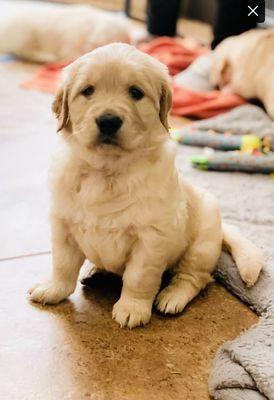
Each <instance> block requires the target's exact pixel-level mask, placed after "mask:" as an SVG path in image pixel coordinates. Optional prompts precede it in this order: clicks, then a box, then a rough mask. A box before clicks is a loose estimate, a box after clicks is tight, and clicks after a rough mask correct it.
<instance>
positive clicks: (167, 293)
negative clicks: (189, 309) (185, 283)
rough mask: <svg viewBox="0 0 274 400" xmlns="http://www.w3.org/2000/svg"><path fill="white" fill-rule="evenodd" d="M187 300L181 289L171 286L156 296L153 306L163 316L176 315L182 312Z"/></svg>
mask: <svg viewBox="0 0 274 400" xmlns="http://www.w3.org/2000/svg"><path fill="white" fill-rule="evenodd" d="M189 300H190V299H188V297H187V296H186V294H185V293H184V291H183V290H182V289H181V288H176V287H174V286H172V285H171V286H167V287H166V288H165V289H163V290H162V291H161V292H160V293H159V294H158V296H157V298H156V301H155V304H156V307H157V310H159V311H161V312H162V313H164V314H177V313H179V312H182V311H183V309H184V308H185V306H186V305H187V303H188V302H189Z"/></svg>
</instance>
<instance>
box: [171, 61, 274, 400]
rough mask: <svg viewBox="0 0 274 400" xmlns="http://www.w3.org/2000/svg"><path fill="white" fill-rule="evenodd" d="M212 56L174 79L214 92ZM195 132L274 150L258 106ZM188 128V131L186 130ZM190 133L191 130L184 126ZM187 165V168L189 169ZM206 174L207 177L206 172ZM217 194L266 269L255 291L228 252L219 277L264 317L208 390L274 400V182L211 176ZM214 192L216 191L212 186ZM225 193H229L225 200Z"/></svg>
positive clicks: (217, 395) (225, 355) (219, 360)
mask: <svg viewBox="0 0 274 400" xmlns="http://www.w3.org/2000/svg"><path fill="white" fill-rule="evenodd" d="M210 63H211V59H210V56H205V57H203V58H202V57H201V58H199V59H198V60H197V61H196V62H195V63H193V64H192V65H191V66H190V67H189V68H188V69H187V70H185V71H183V72H182V73H180V74H179V75H177V77H176V78H175V80H176V82H177V83H178V84H181V85H183V86H186V87H189V88H191V89H193V90H200V91H207V90H210V89H212V87H210V83H209V79H208V76H209V69H210ZM192 127H193V129H194V130H197V131H199V132H206V131H208V130H210V129H212V130H214V131H216V132H219V133H225V132H227V131H229V132H231V133H233V134H235V135H246V134H250V133H251V134H256V135H258V136H260V137H264V136H266V135H267V136H270V137H271V138H273V139H272V145H271V148H272V150H274V122H273V121H271V119H270V118H269V117H268V115H267V114H266V113H265V112H264V111H263V110H262V109H261V108H259V107H257V106H254V105H251V104H246V105H243V106H240V107H237V108H235V109H234V110H232V111H230V112H228V113H225V114H222V115H220V116H218V117H214V118H209V119H207V120H202V121H197V122H195V123H193V124H192ZM183 129H184V128H183ZM185 129H186V130H189V126H186V128H185ZM195 151H197V150H195V149H193V148H188V149H186V148H185V147H181V149H179V156H178V166H179V168H180V167H181V165H185V159H184V158H183V156H184V157H185V156H186V155H187V154H189V155H192V154H193V152H195ZM188 168H189V167H186V166H185V170H187V169H188ZM186 172H188V174H189V175H190V176H191V177H192V180H194V181H195V180H196V181H197V182H196V183H197V184H202V183H203V182H204V183H205V182H206V179H207V178H208V176H206V175H205V172H200V175H197V172H196V171H193V170H192V171H191V170H188V171H186ZM207 174H208V173H207ZM211 177H212V182H214V188H215V195H217V197H219V198H220V199H222V201H221V206H222V211H223V216H224V217H225V219H227V220H228V221H229V222H232V223H235V222H236V224H237V225H242V228H243V229H242V230H243V232H244V233H245V234H246V233H247V234H248V236H249V237H250V236H251V237H250V238H251V239H252V240H253V241H255V243H256V242H257V243H258V245H261V246H262V247H263V251H264V253H265V255H266V258H267V265H266V267H265V268H264V270H263V271H262V273H261V275H260V278H259V280H258V282H257V283H256V285H255V286H254V287H253V288H250V289H248V288H247V287H246V286H245V285H244V284H243V283H242V281H241V278H240V276H239V274H238V271H237V268H236V266H235V264H234V262H233V260H232V258H231V257H230V256H229V255H228V254H225V253H222V256H221V258H220V260H219V263H218V268H217V271H216V278H217V279H218V280H219V281H221V282H222V283H223V285H224V286H226V287H227V288H228V289H229V290H231V291H232V292H233V293H234V294H236V295H237V296H238V297H239V298H240V299H241V300H242V301H244V302H245V303H247V304H248V305H249V306H250V307H251V308H252V309H253V310H254V311H255V312H256V313H257V314H258V315H260V316H261V320H260V323H259V324H258V325H257V326H254V327H252V328H251V329H249V330H247V331H246V332H245V333H243V334H242V335H241V336H239V337H238V338H236V339H235V340H233V341H231V342H227V343H225V344H224V345H223V346H222V347H221V349H220V350H219V352H218V353H217V355H216V357H215V360H214V363H213V368H212V371H211V375H210V379H209V392H210V394H211V396H212V397H213V398H214V399H216V400H263V399H264V400H265V399H268V400H274V252H273V246H274V181H273V182H271V180H270V178H268V179H269V180H267V179H266V178H265V177H259V176H257V175H254V176H246V175H243V174H237V175H234V174H231V173H230V174H224V173H220V172H217V173H216V172H211ZM210 189H211V191H212V187H211V188H210ZM224 193H225V194H226V195H225V196H224Z"/></svg>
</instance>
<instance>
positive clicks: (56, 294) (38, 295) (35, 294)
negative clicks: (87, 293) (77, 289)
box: [28, 281, 73, 304]
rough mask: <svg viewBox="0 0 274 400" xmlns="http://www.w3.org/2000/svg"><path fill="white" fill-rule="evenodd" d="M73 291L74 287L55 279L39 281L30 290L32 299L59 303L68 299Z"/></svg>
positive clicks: (40, 301) (39, 301) (44, 302)
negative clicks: (54, 280)
mask: <svg viewBox="0 0 274 400" xmlns="http://www.w3.org/2000/svg"><path fill="white" fill-rule="evenodd" d="M72 292H73V288H71V287H68V286H66V285H65V284H64V283H62V282H61V283H60V282H53V281H48V282H44V283H39V284H37V285H35V286H34V287H32V288H31V289H30V290H29V291H28V293H29V299H30V300H31V301H36V302H38V303H42V304H57V303H59V302H60V301H62V300H64V299H66V298H67V297H68V296H69V295H70V294H71V293H72Z"/></svg>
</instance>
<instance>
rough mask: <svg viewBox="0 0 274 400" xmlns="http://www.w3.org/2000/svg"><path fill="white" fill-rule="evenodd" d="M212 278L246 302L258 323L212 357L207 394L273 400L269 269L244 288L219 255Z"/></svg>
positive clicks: (273, 294) (273, 299)
mask: <svg viewBox="0 0 274 400" xmlns="http://www.w3.org/2000/svg"><path fill="white" fill-rule="evenodd" d="M216 277H217V279H219V280H220V281H221V282H222V283H223V284H224V285H225V286H227V287H228V288H229V289H230V290H231V291H233V293H235V294H236V295H237V296H239V297H240V298H241V299H242V300H243V301H244V302H246V303H248V304H249V305H250V306H251V307H252V308H253V309H254V310H255V311H256V312H257V313H258V314H259V315H261V316H262V318H261V322H260V323H259V324H258V325H257V326H254V327H252V328H251V329H249V330H248V331H246V332H245V333H244V334H242V335H241V336H239V337H238V338H237V339H235V340H234V341H231V342H227V343H225V345H224V346H223V347H222V348H221V349H220V350H219V352H218V353H217V356H216V357H215V361H214V365H213V369H212V372H211V376H210V379H209V391H210V394H211V395H212V396H213V397H214V399H218V400H263V399H269V400H273V399H274V274H273V270H271V268H270V267H266V268H265V269H264V271H263V272H262V273H261V276H260V278H259V280H258V282H257V284H256V285H255V286H254V287H253V288H251V289H247V288H246V286H245V285H244V284H243V283H242V281H241V279H240V277H239V274H238V271H237V268H236V266H235V264H234V262H233V261H232V259H231V257H230V256H229V255H227V254H225V253H223V254H222V256H221V258H220V261H219V266H218V270H217V272H216Z"/></svg>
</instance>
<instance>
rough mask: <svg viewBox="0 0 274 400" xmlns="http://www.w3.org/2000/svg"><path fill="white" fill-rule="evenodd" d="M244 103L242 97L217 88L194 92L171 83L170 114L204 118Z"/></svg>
mask: <svg viewBox="0 0 274 400" xmlns="http://www.w3.org/2000/svg"><path fill="white" fill-rule="evenodd" d="M244 103H245V100H244V99H243V98H242V97H240V96H238V95H236V94H233V93H226V92H221V91H219V90H212V91H210V92H194V91H193V90H190V89H187V88H185V87H181V86H178V85H176V84H173V104H172V109H171V114H173V115H179V116H185V117H195V118H199V119H204V118H210V117H214V116H215V115H218V114H222V113H224V112H226V111H229V110H231V109H232V108H234V107H237V106H240V105H242V104H244Z"/></svg>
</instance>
